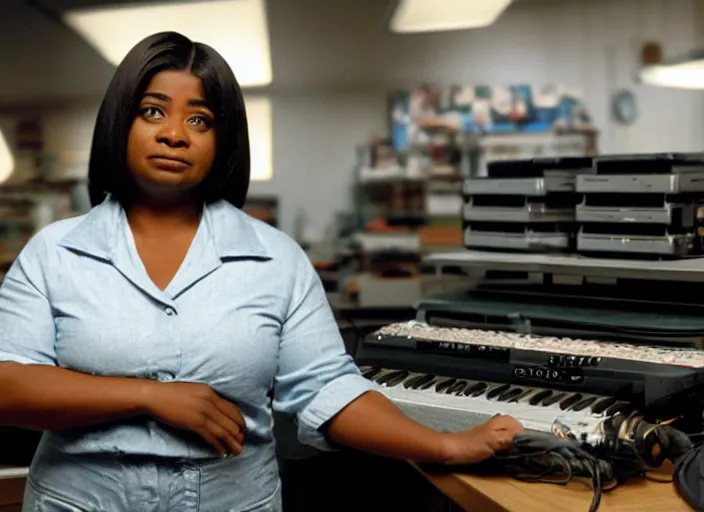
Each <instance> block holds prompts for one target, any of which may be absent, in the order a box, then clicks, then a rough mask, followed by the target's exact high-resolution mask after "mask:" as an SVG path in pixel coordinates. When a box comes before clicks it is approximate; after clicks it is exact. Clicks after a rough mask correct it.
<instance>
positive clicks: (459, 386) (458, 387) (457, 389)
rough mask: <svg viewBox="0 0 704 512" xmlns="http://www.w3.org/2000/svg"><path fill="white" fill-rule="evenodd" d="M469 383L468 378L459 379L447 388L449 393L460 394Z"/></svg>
mask: <svg viewBox="0 0 704 512" xmlns="http://www.w3.org/2000/svg"><path fill="white" fill-rule="evenodd" d="M467 384H469V382H467V381H466V380H458V381H457V382H455V383H454V384H453V385H452V386H450V387H449V388H447V394H448V395H459V394H460V393H461V392H462V390H463V389H464V388H466V387H467Z"/></svg>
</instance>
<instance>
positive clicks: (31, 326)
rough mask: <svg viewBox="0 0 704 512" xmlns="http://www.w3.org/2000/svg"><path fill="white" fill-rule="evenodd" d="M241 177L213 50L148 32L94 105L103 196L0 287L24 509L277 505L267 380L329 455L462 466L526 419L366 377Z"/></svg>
mask: <svg viewBox="0 0 704 512" xmlns="http://www.w3.org/2000/svg"><path fill="white" fill-rule="evenodd" d="M248 182H249V141H248V134H247V122H246V115H245V108H244V103H243V100H242V94H241V91H240V88H239V86H238V84H237V82H236V80H235V77H234V76H233V74H232V71H231V70H230V68H229V67H228V66H227V64H226V63H225V62H224V60H223V59H222V58H221V57H220V56H219V55H218V54H217V53H216V52H215V51H214V50H213V49H211V48H210V47H208V46H206V45H203V44H199V43H193V42H191V41H189V40H188V39H186V38H185V37H183V36H181V35H179V34H176V33H161V34H156V35H154V36H151V37H148V38H147V39H145V40H144V41H142V42H140V43H139V44H138V45H137V46H136V47H135V48H134V49H133V50H132V51H131V52H130V53H129V54H128V55H127V57H125V59H124V61H123V62H122V63H121V65H120V66H119V67H118V69H117V71H116V73H115V76H114V78H113V80H112V82H111V84H110V86H109V87H108V90H107V92H106V95H105V99H104V101H103V103H102V106H101V108H100V111H99V113H98V118H97V122H96V127H95V133H94V138H93V147H92V152H91V158H90V168H89V189H90V195H91V200H92V203H93V205H94V207H93V208H92V209H91V211H90V212H89V213H88V214H86V215H84V216H81V217H78V218H74V219H69V220H63V221H59V222H56V223H54V224H52V225H50V226H48V227H46V228H44V229H43V230H41V231H40V232H39V233H38V234H37V235H36V236H35V237H34V238H33V239H32V240H31V241H30V242H29V243H28V244H27V246H26V247H25V248H24V250H23V251H22V253H21V254H20V256H19V257H18V258H17V260H16V262H15V264H14V265H13V267H12V268H11V269H10V271H9V272H8V274H7V276H6V278H5V281H4V283H3V285H2V288H0V325H1V326H2V329H0V361H2V362H1V363H0V424H1V425H6V426H18V427H24V428H31V429H37V430H43V431H45V434H44V435H43V437H42V441H41V443H40V445H39V447H38V450H37V453H36V455H35V458H34V461H33V463H32V467H31V470H30V474H29V478H28V485H27V490H26V495H25V504H24V510H28V511H29V510H32V511H46V512H58V511H69V510H70V511H76V510H78V511H91V512H93V511H108V512H121V511H125V512H127V511H139V512H142V511H157V510H163V511H171V512H177V511H196V510H199V511H201V512H223V511H226V510H228V511H245V510H246V511H260V510H261V511H278V510H280V490H279V486H280V485H279V479H278V474H277V465H276V458H275V450H274V443H273V439H272V434H271V414H270V409H269V399H268V396H269V394H270V393H269V392H270V391H272V395H273V401H272V402H271V404H272V408H273V409H274V410H276V411H280V412H281V413H283V414H291V415H295V416H296V418H297V421H298V433H299V438H300V439H301V441H303V442H304V443H307V444H309V445H311V446H314V447H317V448H320V449H324V450H329V449H332V448H333V447H334V446H336V445H346V446H349V447H352V448H355V449H359V450H364V451H368V452H372V453H375V454H381V455H384V456H389V457H395V458H403V459H414V460H417V461H429V462H439V463H448V464H454V463H472V462H477V461H480V460H482V459H485V458H487V457H490V456H492V455H493V454H494V453H495V451H497V450H500V449H504V448H506V447H508V446H509V445H510V443H511V440H512V438H513V436H514V435H515V434H516V433H517V432H518V431H520V430H521V426H520V425H519V424H518V422H516V421H515V420H513V419H512V418H509V417H497V418H495V419H493V420H491V421H489V422H487V423H486V424H484V425H481V426H479V427H477V428H474V429H472V430H468V431H466V432H461V433H456V434H442V433H438V432H435V431H432V430H429V429H427V428H425V427H424V426H422V425H420V424H418V423H415V422H413V421H411V420H410V419H408V418H407V417H406V416H404V415H403V414H401V413H400V412H399V410H398V409H397V408H396V407H394V406H393V405H392V404H391V403H390V402H389V401H387V400H386V399H385V398H384V397H383V396H382V395H381V394H380V393H377V392H375V391H374V386H373V385H372V384H371V383H369V382H368V381H367V380H366V379H364V378H362V377H361V375H360V374H359V371H358V369H357V368H356V366H355V365H354V363H353V361H352V360H351V358H350V357H349V356H348V355H346V354H345V350H344V346H343V343H342V341H341V338H340V334H339V331H338V329H337V326H336V323H335V321H334V319H333V316H332V314H331V311H330V308H329V306H328V304H327V302H326V300H325V295H324V292H323V289H322V287H321V284H320V282H319V280H318V278H317V276H316V274H315V272H314V270H313V268H312V266H311V264H310V263H309V261H308V259H307V258H306V255H305V253H304V252H303V251H302V250H301V249H300V248H299V247H298V245H297V244H296V243H295V242H293V241H292V240H291V239H289V238H288V237H287V236H286V235H284V234H282V233H281V232H280V231H277V230H275V229H273V228H270V227H269V226H267V225H265V224H263V223H261V222H258V221H255V220H253V219H251V218H249V217H248V216H246V215H245V214H244V213H242V212H241V211H240V210H239V209H238V208H240V207H241V206H242V204H243V202H244V199H245V195H246V192H247V187H248Z"/></svg>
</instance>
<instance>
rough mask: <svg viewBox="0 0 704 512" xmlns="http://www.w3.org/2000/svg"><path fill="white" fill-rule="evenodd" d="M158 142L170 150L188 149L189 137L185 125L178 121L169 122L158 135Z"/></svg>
mask: <svg viewBox="0 0 704 512" xmlns="http://www.w3.org/2000/svg"><path fill="white" fill-rule="evenodd" d="M157 141H158V142H160V143H162V144H166V145H167V146H169V147H170V148H181V147H188V135H187V134H186V131H185V130H184V127H183V125H182V124H181V123H180V122H178V121H176V120H173V121H167V122H165V123H164V124H163V125H162V129H161V130H159V133H158V134H157Z"/></svg>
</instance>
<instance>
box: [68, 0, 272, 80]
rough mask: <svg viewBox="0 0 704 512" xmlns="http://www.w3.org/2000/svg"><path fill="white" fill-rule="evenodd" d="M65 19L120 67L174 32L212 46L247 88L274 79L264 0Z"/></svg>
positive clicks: (137, 8) (121, 9)
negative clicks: (148, 43) (135, 50)
mask: <svg viewBox="0 0 704 512" xmlns="http://www.w3.org/2000/svg"><path fill="white" fill-rule="evenodd" d="M63 16H64V20H65V22H66V24H68V25H69V26H70V27H71V28H73V30H75V31H76V32H77V33H78V34H79V35H80V36H81V37H83V38H84V39H85V40H86V41H87V42H88V44H90V45H91V46H93V47H94V48H95V49H96V50H97V51H98V53H100V54H101V55H102V56H103V57H104V58H105V59H106V60H107V61H108V62H110V63H111V64H113V65H114V66H117V65H118V64H119V63H120V62H121V61H122V59H123V58H124V57H125V55H127V52H129V50H130V49H131V48H132V47H133V46H134V45H135V44H137V43H138V42H139V41H141V40H142V39H144V38H145V37H147V36H149V35H151V34H154V33H157V32H163V31H176V32H180V33H181V34H183V35H184V36H186V37H188V38H189V39H192V40H193V41H197V42H201V43H205V44H207V45H209V46H212V47H213V48H214V49H215V50H217V51H218V53H220V54H221V55H222V56H223V58H224V59H225V60H226V61H227V62H228V64H229V65H230V67H231V68H232V70H233V71H234V73H235V75H236V76H237V80H238V81H239V83H240V85H241V86H243V87H253V86H264V85H268V84H270V83H271V81H272V71H271V54H270V49H269V29H268V24H267V16H266V4H265V0H211V1H193V0H191V1H187V2H169V3H157V4H154V3H149V4H141V5H140V4H130V5H126V6H119V5H118V6H115V5H113V6H108V7H96V8H91V9H80V10H70V11H67V12H65V13H64V15H63Z"/></svg>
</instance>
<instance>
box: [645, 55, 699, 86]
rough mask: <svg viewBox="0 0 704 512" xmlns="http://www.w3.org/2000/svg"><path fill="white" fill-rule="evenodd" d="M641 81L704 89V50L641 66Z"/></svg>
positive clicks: (658, 84)
mask: <svg viewBox="0 0 704 512" xmlns="http://www.w3.org/2000/svg"><path fill="white" fill-rule="evenodd" d="M639 78H640V81H641V83H643V84H646V85H654V86H659V87H677V88H680V89H704V50H697V51H694V52H691V53H690V54H688V55H687V56H685V57H682V58H678V59H672V60H670V61H663V62H659V63H656V64H652V65H649V66H645V67H643V68H641V70H640V72H639Z"/></svg>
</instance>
